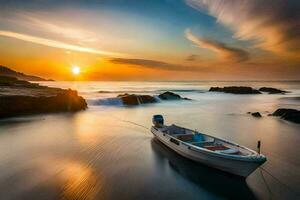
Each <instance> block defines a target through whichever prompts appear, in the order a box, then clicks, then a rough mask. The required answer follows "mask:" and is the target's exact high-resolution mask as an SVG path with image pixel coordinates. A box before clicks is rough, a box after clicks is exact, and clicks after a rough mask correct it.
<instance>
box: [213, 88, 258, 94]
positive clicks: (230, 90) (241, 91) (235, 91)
mask: <svg viewBox="0 0 300 200" xmlns="http://www.w3.org/2000/svg"><path fill="white" fill-rule="evenodd" d="M209 92H224V93H231V94H261V92H260V91H258V90H256V89H253V88H252V87H244V86H229V87H211V88H210V89H209Z"/></svg>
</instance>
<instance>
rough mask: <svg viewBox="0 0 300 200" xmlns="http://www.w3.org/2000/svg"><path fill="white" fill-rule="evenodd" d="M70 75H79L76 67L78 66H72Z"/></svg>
mask: <svg viewBox="0 0 300 200" xmlns="http://www.w3.org/2000/svg"><path fill="white" fill-rule="evenodd" d="M72 73H73V74H74V75H78V74H80V67H78V66H73V67H72Z"/></svg>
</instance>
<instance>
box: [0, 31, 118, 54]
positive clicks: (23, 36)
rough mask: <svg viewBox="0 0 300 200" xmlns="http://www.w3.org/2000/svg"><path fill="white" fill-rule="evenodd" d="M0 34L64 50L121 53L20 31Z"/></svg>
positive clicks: (0, 34) (0, 33) (0, 32)
mask: <svg viewBox="0 0 300 200" xmlns="http://www.w3.org/2000/svg"><path fill="white" fill-rule="evenodd" d="M0 36H5V37H9V38H14V39H18V40H22V41H26V42H31V43H35V44H39V45H44V46H48V47H53V48H59V49H65V50H70V51H77V52H84V53H92V54H99V55H105V56H122V54H120V53H115V52H109V51H103V50H98V49H94V48H89V47H82V46H78V45H73V44H68V43H64V42H61V41H56V40H51V39H47V38H41V37H36V36H31V35H26V34H22V33H16V32H11V31H5V30H0Z"/></svg>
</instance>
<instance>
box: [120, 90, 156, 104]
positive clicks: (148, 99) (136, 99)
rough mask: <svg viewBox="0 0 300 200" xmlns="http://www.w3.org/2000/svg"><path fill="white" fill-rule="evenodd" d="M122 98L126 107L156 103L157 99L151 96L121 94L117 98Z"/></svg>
mask: <svg viewBox="0 0 300 200" xmlns="http://www.w3.org/2000/svg"><path fill="white" fill-rule="evenodd" d="M117 97H118V98H120V99H121V100H122V102H123V104H124V105H129V106H131V105H139V104H146V103H156V102H157V101H156V99H155V98H154V97H153V96H150V95H135V94H127V93H125V94H121V95H118V96H117Z"/></svg>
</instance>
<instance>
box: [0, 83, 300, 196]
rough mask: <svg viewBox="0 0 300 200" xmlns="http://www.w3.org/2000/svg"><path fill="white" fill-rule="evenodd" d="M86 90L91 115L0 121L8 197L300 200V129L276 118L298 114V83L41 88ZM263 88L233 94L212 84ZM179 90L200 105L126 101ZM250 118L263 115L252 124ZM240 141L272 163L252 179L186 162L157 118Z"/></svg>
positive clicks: (2, 192)
mask: <svg viewBox="0 0 300 200" xmlns="http://www.w3.org/2000/svg"><path fill="white" fill-rule="evenodd" d="M40 84H42V85H47V86H52V87H60V88H72V89H76V90H78V92H79V94H80V95H82V96H83V97H84V98H85V99H86V100H87V102H88V105H89V108H88V109H87V110H85V111H80V112H77V113H58V114H43V115H34V116H26V117H18V118H10V119H5V120H1V121H0V199H58V198H65V199H271V198H272V199H297V198H299V194H300V192H299V191H300V151H299V144H300V125H298V124H295V123H291V122H287V121H284V120H281V119H279V118H277V117H272V116H268V115H269V114H270V113H272V112H274V111H275V110H276V109H277V108H295V109H300V102H299V100H297V99H295V98H290V97H299V96H300V82H297V81H295V82H292V81H291V82H288V81H283V82H220V81H218V82H205V81H204V82H41V83H40ZM231 85H235V86H251V87H254V88H259V87H263V86H269V87H276V88H280V89H283V90H287V91H290V93H287V94H285V95H282V94H272V95H270V94H259V95H234V94H224V93H215V92H208V89H209V88H210V87H212V86H231ZM165 91H172V92H175V93H177V94H180V95H181V96H183V97H187V98H190V99H192V101H184V100H182V101H161V102H159V103H155V104H143V105H139V106H131V107H128V106H125V105H123V104H122V102H121V101H120V100H119V99H117V98H115V97H116V96H117V95H118V94H123V93H130V94H148V95H154V96H157V95H158V94H160V93H162V92H165ZM247 112H260V113H261V114H262V116H263V117H262V118H254V117H252V116H251V115H249V114H247ZM155 114H162V115H163V116H164V118H165V122H166V124H177V125H181V126H184V127H188V128H190V129H194V130H197V131H198V132H203V133H206V134H210V135H213V136H216V137H221V138H224V139H227V140H232V141H234V142H236V143H239V144H241V145H245V146H247V147H249V148H252V149H254V150H256V145H257V141H258V140H260V141H261V142H262V147H261V152H262V153H263V154H264V155H266V156H267V159H268V160H267V162H266V163H265V164H264V165H263V166H262V167H263V169H257V170H256V171H255V172H254V173H253V174H251V175H250V176H249V177H248V178H247V179H246V180H242V179H240V178H237V177H235V176H233V175H230V174H226V173H222V172H220V171H218V170H214V169H211V168H208V167H205V166H203V165H200V164H197V163H194V162H192V161H189V160H187V159H184V158H182V157H180V156H179V155H177V154H176V153H174V152H173V151H171V150H169V149H168V148H166V147H165V146H164V145H162V144H161V143H160V142H158V141H156V140H155V139H153V136H152V135H151V133H150V131H149V129H146V128H145V127H150V126H151V118H152V116H153V115H155Z"/></svg>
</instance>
